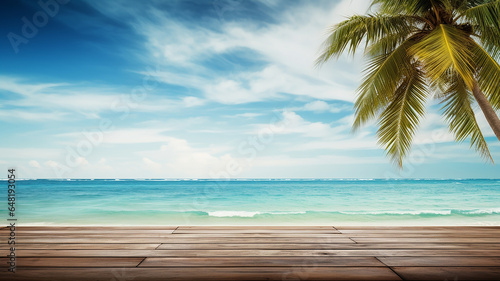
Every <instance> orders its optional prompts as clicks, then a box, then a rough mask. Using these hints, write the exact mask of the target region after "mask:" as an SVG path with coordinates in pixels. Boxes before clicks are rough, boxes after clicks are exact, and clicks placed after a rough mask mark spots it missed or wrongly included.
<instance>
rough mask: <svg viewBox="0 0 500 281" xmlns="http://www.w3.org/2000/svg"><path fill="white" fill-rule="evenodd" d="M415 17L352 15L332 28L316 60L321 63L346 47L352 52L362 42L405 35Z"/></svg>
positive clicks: (367, 42) (335, 55)
mask: <svg viewBox="0 0 500 281" xmlns="http://www.w3.org/2000/svg"><path fill="white" fill-rule="evenodd" d="M414 21H415V19H410V18H409V17H406V16H381V15H368V16H353V17H351V18H349V19H348V20H346V21H343V22H341V23H339V24H338V25H336V26H334V27H333V28H332V31H333V32H332V33H331V34H330V36H329V37H328V38H327V39H326V40H325V42H324V44H323V45H324V51H323V53H322V54H321V55H320V56H319V57H318V59H317V60H316V64H322V63H324V62H326V61H328V60H329V59H331V58H332V57H337V56H339V55H340V54H342V53H343V52H344V51H345V50H346V49H348V53H351V54H354V53H355V51H356V48H357V47H358V46H359V44H361V42H363V40H364V41H365V43H366V44H367V45H368V44H369V43H370V42H374V41H377V40H379V39H381V38H384V37H386V36H388V35H393V36H396V35H399V36H403V37H404V36H405V34H408V33H409V32H410V30H411V23H412V22H414Z"/></svg>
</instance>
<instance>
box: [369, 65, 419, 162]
mask: <svg viewBox="0 0 500 281" xmlns="http://www.w3.org/2000/svg"><path fill="white" fill-rule="evenodd" d="M426 97H427V89H426V84H425V77H424V74H423V73H422V72H421V71H420V70H419V69H418V68H417V67H413V69H411V70H410V71H406V75H405V76H404V78H403V81H402V83H401V84H400V85H399V87H398V88H397V89H396V91H395V93H394V96H393V98H392V100H391V102H390V104H389V105H388V106H387V108H386V109H385V110H384V111H383V112H382V114H381V115H380V120H379V125H380V128H379V130H378V132H377V136H378V141H379V143H380V144H381V145H383V146H384V147H385V149H386V151H387V154H388V155H389V156H390V158H391V159H392V160H393V161H394V162H395V163H397V164H398V165H399V166H400V167H402V166H403V159H404V157H405V156H406V155H407V154H408V152H409V150H410V148H411V143H412V140H413V136H414V135H415V132H416V130H417V127H418V124H419V120H420V118H421V117H422V116H423V115H424V114H425V100H426Z"/></svg>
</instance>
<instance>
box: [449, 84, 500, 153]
mask: <svg viewBox="0 0 500 281" xmlns="http://www.w3.org/2000/svg"><path fill="white" fill-rule="evenodd" d="M443 96H444V99H443V101H442V102H441V103H442V104H444V106H443V108H442V109H443V110H444V115H445V117H446V121H447V123H448V127H449V129H450V131H451V132H452V133H453V134H454V135H455V139H456V140H457V141H458V142H463V141H464V140H466V139H467V138H469V137H470V145H471V147H473V148H474V149H475V150H476V151H477V152H479V154H480V155H481V156H482V157H483V158H485V159H487V160H489V161H491V162H493V158H492V157H491V154H490V151H489V149H488V144H487V143H486V141H485V140H484V136H483V134H482V132H481V129H480V128H479V125H478V124H477V121H476V116H475V115H474V110H473V109H472V106H471V104H472V103H473V101H474V97H473V96H472V94H471V92H470V91H469V89H468V88H467V85H466V84H465V82H464V81H463V79H462V77H459V76H458V75H454V76H453V77H452V78H451V79H450V81H449V87H448V89H447V90H446V91H445V92H444V93H443Z"/></svg>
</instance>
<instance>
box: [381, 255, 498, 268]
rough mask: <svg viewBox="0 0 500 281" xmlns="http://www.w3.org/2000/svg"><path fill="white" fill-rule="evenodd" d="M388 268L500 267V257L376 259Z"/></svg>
mask: <svg viewBox="0 0 500 281" xmlns="http://www.w3.org/2000/svg"><path fill="white" fill-rule="evenodd" d="M377 258H378V259H379V260H380V261H382V262H383V263H384V264H386V265H388V266H440V267H441V266H500V257H494V256H493V257H482V256H481V257H477V256H463V257H429V256H422V257H380V256H378V257H377Z"/></svg>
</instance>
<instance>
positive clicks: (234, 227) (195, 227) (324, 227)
mask: <svg viewBox="0 0 500 281" xmlns="http://www.w3.org/2000/svg"><path fill="white" fill-rule="evenodd" d="M188 229H189V230H204V229H206V230H221V229H223V230H225V229H227V230H247V229H264V230H269V229H276V230H331V229H335V227H334V226H329V225H307V226H293V225H292V226H289V225H199V226H198V225H189V226H179V227H178V230H188Z"/></svg>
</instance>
